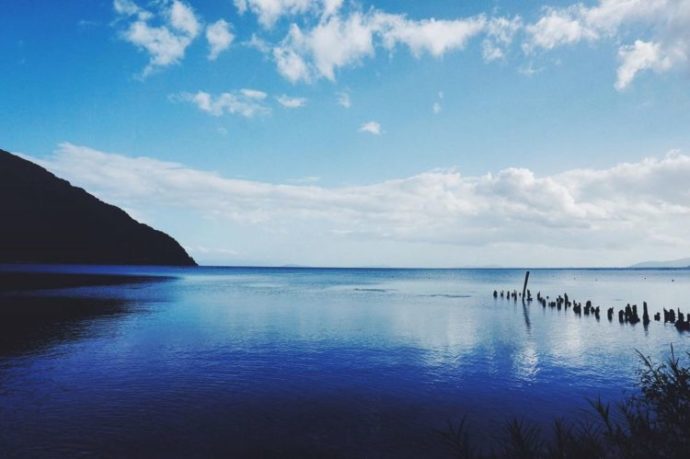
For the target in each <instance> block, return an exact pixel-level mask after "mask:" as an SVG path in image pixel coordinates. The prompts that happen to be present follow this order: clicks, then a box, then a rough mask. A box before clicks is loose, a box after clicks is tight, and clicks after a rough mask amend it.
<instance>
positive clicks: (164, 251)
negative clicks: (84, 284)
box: [0, 150, 196, 266]
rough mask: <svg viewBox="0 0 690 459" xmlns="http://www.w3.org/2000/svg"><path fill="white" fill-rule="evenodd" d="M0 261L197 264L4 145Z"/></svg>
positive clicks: (157, 234)
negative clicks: (6, 149)
mask: <svg viewBox="0 0 690 459" xmlns="http://www.w3.org/2000/svg"><path fill="white" fill-rule="evenodd" d="M0 263H78V264H132V265H174V266H194V265H196V263H195V262H194V260H193V259H192V258H191V257H190V256H189V255H188V254H187V252H185V250H184V249H183V248H182V246H180V244H178V243H177V241H175V240H174V239H173V238H172V237H170V236H168V235H167V234H165V233H163V232H161V231H158V230H155V229H153V228H151V227H150V226H147V225H144V224H142V223H139V222H137V221H136V220H134V219H133V218H131V217H130V216H129V215H127V214H126V213H125V212H124V211H123V210H122V209H119V208H118V207H115V206H112V205H110V204H106V203H104V202H102V201H100V200H99V199H97V198H96V197H94V196H93V195H91V194H89V193H87V192H86V191H84V190H83V189H81V188H77V187H74V186H72V185H70V183H69V182H67V181H66V180H62V179H60V178H58V177H56V176H54V175H53V174H51V173H50V172H48V171H47V170H45V169H44V168H42V167H40V166H38V165H36V164H34V163H32V162H30V161H27V160H25V159H22V158H19V157H18V156H15V155H13V154H11V153H8V152H6V151H4V150H0Z"/></svg>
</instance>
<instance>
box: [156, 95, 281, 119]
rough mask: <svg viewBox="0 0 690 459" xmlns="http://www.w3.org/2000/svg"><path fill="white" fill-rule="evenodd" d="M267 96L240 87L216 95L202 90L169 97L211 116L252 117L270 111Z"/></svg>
mask: <svg viewBox="0 0 690 459" xmlns="http://www.w3.org/2000/svg"><path fill="white" fill-rule="evenodd" d="M267 96H268V95H267V94H266V93H265V92H263V91H257V90H255V89H241V90H239V91H235V92H224V93H221V94H219V95H217V96H213V95H211V94H209V93H207V92H204V91H198V92H196V93H189V92H183V93H180V94H175V95H172V96H171V97H170V98H171V100H173V101H175V102H177V101H181V102H189V103H191V104H193V105H195V106H196V107H197V108H198V109H199V110H201V111H203V112H205V113H208V114H209V115H212V116H222V115H225V114H229V115H239V116H243V117H245V118H253V117H254V116H257V115H266V114H268V113H270V112H271V109H270V108H269V107H268V106H267V105H266V104H265V102H264V100H265V99H266V97H267Z"/></svg>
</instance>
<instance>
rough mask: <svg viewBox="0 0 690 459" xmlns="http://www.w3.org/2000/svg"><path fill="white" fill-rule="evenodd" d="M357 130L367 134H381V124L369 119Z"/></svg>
mask: <svg viewBox="0 0 690 459" xmlns="http://www.w3.org/2000/svg"><path fill="white" fill-rule="evenodd" d="M359 132H366V133H367V134H373V135H381V125H380V124H379V123H378V122H376V121H369V122H367V123H364V124H363V125H362V126H360V128H359Z"/></svg>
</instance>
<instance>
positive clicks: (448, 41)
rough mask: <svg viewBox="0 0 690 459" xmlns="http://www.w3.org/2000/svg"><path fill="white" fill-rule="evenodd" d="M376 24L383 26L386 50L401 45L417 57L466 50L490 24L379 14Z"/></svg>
mask: <svg viewBox="0 0 690 459" xmlns="http://www.w3.org/2000/svg"><path fill="white" fill-rule="evenodd" d="M373 21H374V23H375V24H377V25H379V27H381V30H382V32H381V35H382V39H383V42H384V46H386V47H387V48H389V49H390V48H393V47H394V46H395V45H396V44H398V43H402V44H405V45H407V46H408V47H409V48H410V51H411V52H412V54H414V55H415V56H420V55H421V54H422V53H429V54H431V55H432V56H435V57H440V56H442V55H444V54H445V53H447V52H449V51H452V50H456V49H462V48H464V47H465V45H466V44H467V42H468V40H469V39H470V38H472V37H473V36H475V35H478V34H479V33H481V32H482V31H484V29H485V27H486V25H487V21H486V18H485V17H484V16H477V17H472V18H466V19H454V20H437V19H433V18H432V19H423V20H419V21H415V20H410V19H407V18H405V17H404V16H400V15H392V14H385V13H377V14H376V15H375V16H374V19H373Z"/></svg>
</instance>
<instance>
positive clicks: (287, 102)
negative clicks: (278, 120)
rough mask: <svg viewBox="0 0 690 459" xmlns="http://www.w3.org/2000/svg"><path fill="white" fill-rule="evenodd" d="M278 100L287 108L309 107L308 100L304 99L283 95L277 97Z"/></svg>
mask: <svg viewBox="0 0 690 459" xmlns="http://www.w3.org/2000/svg"><path fill="white" fill-rule="evenodd" d="M276 100H277V101H278V103H279V104H280V105H282V106H283V107H285V108H302V107H304V106H305V105H307V99H305V98H304V97H289V96H286V95H285V94H283V95H282V96H278V97H276Z"/></svg>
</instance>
